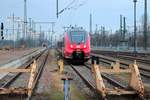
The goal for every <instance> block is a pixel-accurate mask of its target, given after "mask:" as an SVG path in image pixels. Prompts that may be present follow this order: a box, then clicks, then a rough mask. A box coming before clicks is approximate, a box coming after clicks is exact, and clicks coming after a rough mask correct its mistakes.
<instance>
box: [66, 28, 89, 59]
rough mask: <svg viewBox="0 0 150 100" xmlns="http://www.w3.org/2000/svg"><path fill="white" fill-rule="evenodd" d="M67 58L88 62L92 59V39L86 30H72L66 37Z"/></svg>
mask: <svg viewBox="0 0 150 100" xmlns="http://www.w3.org/2000/svg"><path fill="white" fill-rule="evenodd" d="M64 56H65V58H68V59H71V60H74V61H87V60H88V59H89V58H90V37H89V35H88V34H87V32H86V31H84V30H71V31H69V32H68V33H67V35H66V40H65V51H64Z"/></svg>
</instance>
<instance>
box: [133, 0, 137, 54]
mask: <svg viewBox="0 0 150 100" xmlns="http://www.w3.org/2000/svg"><path fill="white" fill-rule="evenodd" d="M133 2H134V54H135V55H136V53H137V37H136V36H137V32H136V31H137V28H136V3H137V0H133Z"/></svg>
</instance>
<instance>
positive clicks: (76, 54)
mask: <svg viewBox="0 0 150 100" xmlns="http://www.w3.org/2000/svg"><path fill="white" fill-rule="evenodd" d="M72 57H73V59H84V52H83V51H74V52H73V54H72Z"/></svg>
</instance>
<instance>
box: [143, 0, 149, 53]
mask: <svg viewBox="0 0 150 100" xmlns="http://www.w3.org/2000/svg"><path fill="white" fill-rule="evenodd" d="M144 4H145V6H144V31H143V32H144V49H145V50H147V28H148V27H147V0H145V2H144Z"/></svg>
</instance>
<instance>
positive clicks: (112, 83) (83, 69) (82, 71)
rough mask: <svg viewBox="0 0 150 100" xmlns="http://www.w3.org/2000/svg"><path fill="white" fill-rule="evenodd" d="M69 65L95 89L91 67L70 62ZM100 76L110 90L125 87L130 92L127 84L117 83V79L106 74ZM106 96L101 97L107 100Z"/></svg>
mask: <svg viewBox="0 0 150 100" xmlns="http://www.w3.org/2000/svg"><path fill="white" fill-rule="evenodd" d="M70 66H71V68H72V69H73V70H74V71H75V72H76V73H77V74H78V75H79V76H80V77H81V79H82V80H83V81H84V82H85V83H86V84H87V85H88V86H89V87H90V88H91V89H92V90H94V91H96V83H95V80H94V76H93V74H92V72H91V67H90V66H89V65H82V66H75V65H72V64H71V65H70ZM102 77H103V78H104V82H105V84H106V87H107V89H110V88H111V89H112V91H113V89H115V88H117V89H121V90H122V89H125V90H128V92H130V90H129V88H128V87H127V86H125V85H123V84H121V83H119V82H118V81H116V80H115V79H113V78H111V77H109V76H108V75H105V74H102ZM110 93H111V92H110ZM131 94H132V93H131ZM133 94H134V93H133ZM107 98H109V97H106V98H103V99H105V100H107Z"/></svg>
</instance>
